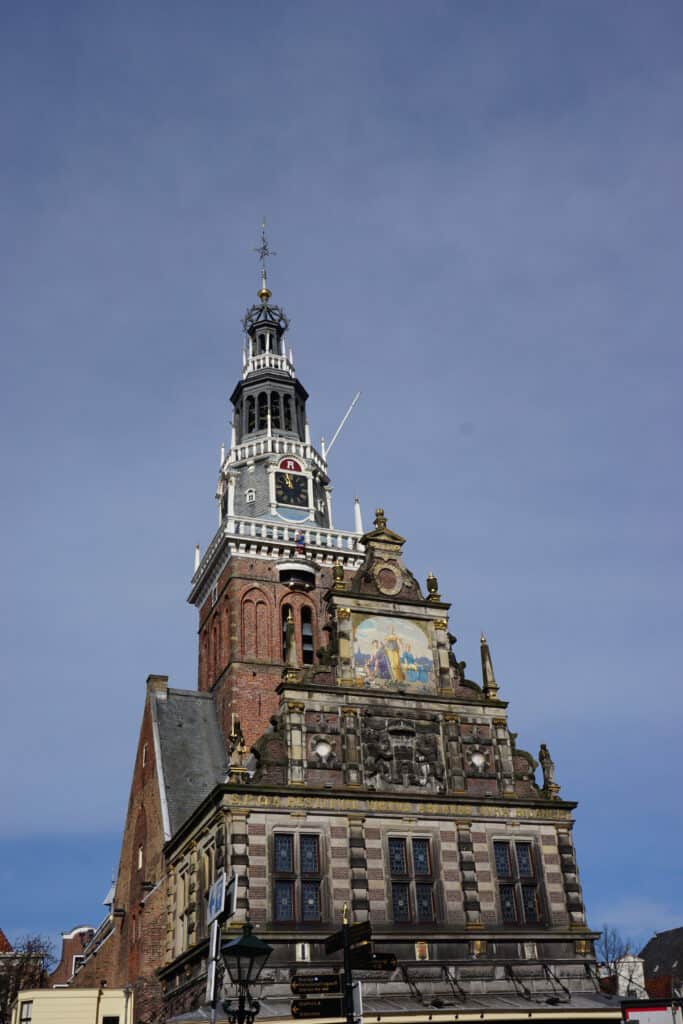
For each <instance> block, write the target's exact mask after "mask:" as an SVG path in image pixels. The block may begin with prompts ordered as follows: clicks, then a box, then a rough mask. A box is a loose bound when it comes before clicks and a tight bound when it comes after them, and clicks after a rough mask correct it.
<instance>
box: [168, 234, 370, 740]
mask: <svg viewBox="0 0 683 1024" xmlns="http://www.w3.org/2000/svg"><path fill="white" fill-rule="evenodd" d="M256 251H257V252H258V254H259V258H260V261H261V287H260V288H259V291H258V293H257V297H258V302H257V303H255V304H254V305H252V306H251V307H250V308H249V309H248V310H247V312H246V313H245V315H244V317H243V319H242V328H243V348H242V375H241V378H240V380H239V381H238V383H237V385H236V386H235V388H234V390H233V392H232V394H231V396H230V401H231V403H232V409H233V412H232V424H231V439H230V448H229V450H228V451H227V452H225V450H223V452H222V458H221V466H220V471H219V477H218V486H217V490H216V500H217V503H218V518H219V527H218V531H217V533H216V535H215V536H214V538H213V539H212V541H211V543H210V544H209V547H208V549H207V551H206V552H205V554H204V557H203V558H199V557H198V552H197V556H196V561H197V564H196V567H195V573H194V576H193V578H192V591H191V593H190V596H189V598H188V600H189V601H190V602H191V603H192V604H194V605H195V606H196V607H197V609H198V612H199V680H198V682H199V689H200V690H201V691H205V692H210V693H212V694H213V696H214V699H215V701H216V706H217V709H218V714H219V720H220V722H221V726H222V728H223V732H224V734H225V735H226V736H227V735H228V734H229V732H230V729H231V727H232V726H231V723H232V721H233V716H234V717H236V718H238V719H239V721H240V723H241V726H242V728H243V730H244V732H245V736H246V738H247V740H248V742H253V741H254V740H256V739H257V737H258V736H260V735H261V733H262V732H263V730H264V729H265V727H266V725H267V723H268V720H269V718H270V716H271V715H272V714H273V713H274V712H275V710H276V707H277V698H276V696H275V688H276V686H277V684H278V683H279V681H280V678H281V675H282V671H283V667H284V665H285V660H286V650H285V647H286V638H287V630H288V628H289V629H290V631H291V633H292V640H293V651H292V653H291V655H290V659H291V660H294V659H295V660H296V663H297V664H298V665H301V666H313V665H314V664H318V665H321V658H319V657H318V656H317V654H316V652H319V651H324V650H325V649H326V648H327V646H328V642H329V636H328V633H326V632H325V630H324V628H323V606H322V603H321V602H322V595H323V594H324V593H325V591H326V590H327V589H328V588H329V586H330V585H331V582H332V566H333V565H334V563H335V562H337V563H339V564H340V565H341V566H342V567H343V568H344V569H345V570H346V571H351V570H353V569H355V568H357V566H358V565H359V564H360V559H361V554H362V552H361V549H360V547H359V536H360V535H359V534H358V533H350V532H345V531H341V530H335V529H333V527H332V502H331V494H332V488H331V486H330V478H329V475H328V469H327V460H326V457H325V452H324V451H322V452H319V451H317V450H316V448H315V447H314V446H313V445H312V443H311V433H310V429H309V425H308V419H307V413H306V401H307V399H308V393H307V391H306V389H305V388H304V386H303V384H301V382H300V381H299V380H298V378H297V376H296V371H295V368H294V360H293V354H292V349H291V347H290V345H289V338H288V328H289V320H288V318H287V316H286V314H285V312H284V310H283V309H282V308H281V307H280V306H278V305H275V304H274V303H273V301H272V293H271V291H270V288H269V287H268V280H267V265H266V261H267V259H268V257H269V256H271V255H274V253H272V252H271V250H270V249H269V246H268V242H267V239H266V236H265V225H264V230H263V231H262V235H261V244H260V246H259V248H258V249H257V250H256ZM288 624H289V626H288ZM322 661H324V658H323V659H322Z"/></svg>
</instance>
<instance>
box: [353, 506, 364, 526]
mask: <svg viewBox="0 0 683 1024" xmlns="http://www.w3.org/2000/svg"><path fill="white" fill-rule="evenodd" d="M353 528H354V530H355V532H356V533H365V530H364V529H363V516H362V515H361V511H360V498H354V499H353Z"/></svg>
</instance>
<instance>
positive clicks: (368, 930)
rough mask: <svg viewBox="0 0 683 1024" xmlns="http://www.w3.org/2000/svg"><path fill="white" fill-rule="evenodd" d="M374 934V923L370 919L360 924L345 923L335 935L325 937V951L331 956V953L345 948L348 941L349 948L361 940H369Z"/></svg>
mask: <svg viewBox="0 0 683 1024" xmlns="http://www.w3.org/2000/svg"><path fill="white" fill-rule="evenodd" d="M371 935H372V925H371V924H370V922H369V921H361V922H360V923H359V924H345V925H343V927H342V928H341V929H340V930H339V931H338V932H335V933H334V935H329V936H328V937H327V938H326V939H325V952H326V953H327V955H328V956H329V955H330V953H336V952H337V950H339V949H344V945H345V944H346V943H348V946H349V948H350V947H351V946H355V945H357V944H358V943H359V942H369V941H370V936H371Z"/></svg>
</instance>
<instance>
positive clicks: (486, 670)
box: [481, 633, 498, 700]
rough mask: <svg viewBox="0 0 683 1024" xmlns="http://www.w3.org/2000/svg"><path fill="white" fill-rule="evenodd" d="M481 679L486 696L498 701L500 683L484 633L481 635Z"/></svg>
mask: <svg viewBox="0 0 683 1024" xmlns="http://www.w3.org/2000/svg"><path fill="white" fill-rule="evenodd" d="M481 677H482V680H483V683H484V696H485V697H489V698H491V699H492V700H497V699H498V683H497V682H496V677H495V675H494V672H493V661H492V660H491V652H490V650H489V642H488V640H487V639H486V637H485V636H484V634H483V633H482V634H481Z"/></svg>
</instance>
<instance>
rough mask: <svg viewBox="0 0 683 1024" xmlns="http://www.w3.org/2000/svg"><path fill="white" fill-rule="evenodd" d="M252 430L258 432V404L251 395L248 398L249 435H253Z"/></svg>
mask: <svg viewBox="0 0 683 1024" xmlns="http://www.w3.org/2000/svg"><path fill="white" fill-rule="evenodd" d="M252 430H256V403H255V401H254V396H253V395H250V396H249V398H247V433H248V434H251V432H252Z"/></svg>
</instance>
